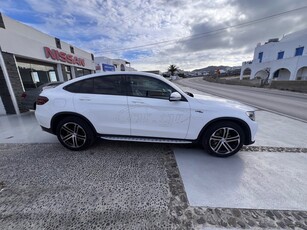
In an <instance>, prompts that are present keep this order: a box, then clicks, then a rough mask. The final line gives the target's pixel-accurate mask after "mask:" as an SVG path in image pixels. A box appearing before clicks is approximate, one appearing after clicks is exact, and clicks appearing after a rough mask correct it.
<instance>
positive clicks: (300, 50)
mask: <svg viewBox="0 0 307 230" xmlns="http://www.w3.org/2000/svg"><path fill="white" fill-rule="evenodd" d="M303 52H304V46H303V47H298V48H296V49H295V56H302V55H303Z"/></svg>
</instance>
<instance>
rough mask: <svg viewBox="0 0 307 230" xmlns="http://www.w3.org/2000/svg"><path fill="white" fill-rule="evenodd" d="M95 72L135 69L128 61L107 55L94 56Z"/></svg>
mask: <svg viewBox="0 0 307 230" xmlns="http://www.w3.org/2000/svg"><path fill="white" fill-rule="evenodd" d="M95 65H96V72H106V71H136V69H134V68H132V67H131V64H130V62H128V61H125V60H123V59H111V58H107V57H103V56H101V57H95Z"/></svg>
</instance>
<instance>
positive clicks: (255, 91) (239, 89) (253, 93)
mask: <svg viewBox="0 0 307 230" xmlns="http://www.w3.org/2000/svg"><path fill="white" fill-rule="evenodd" d="M176 83H178V84H180V85H183V86H187V87H191V88H194V89H197V90H199V91H202V92H205V93H208V94H212V95H216V96H220V97H224V98H229V99H233V100H237V101H240V102H242V103H245V104H249V105H252V106H254V107H256V108H260V109H264V110H267V111H271V112H275V113H278V114H282V115H286V116H288V117H291V118H295V119H298V120H301V121H304V122H307V113H306V111H307V94H303V93H296V92H290V91H282V90H274V89H263V88H253V87H245V86H237V85H224V84H217V83H211V82H207V81H204V80H203V79H202V78H189V79H183V80H180V81H177V82H176Z"/></svg>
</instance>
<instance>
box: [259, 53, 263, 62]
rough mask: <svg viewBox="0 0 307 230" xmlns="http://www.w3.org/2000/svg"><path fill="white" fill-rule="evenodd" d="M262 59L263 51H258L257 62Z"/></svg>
mask: <svg viewBox="0 0 307 230" xmlns="http://www.w3.org/2000/svg"><path fill="white" fill-rule="evenodd" d="M262 59H263V51H262V52H259V53H258V60H259V63H262Z"/></svg>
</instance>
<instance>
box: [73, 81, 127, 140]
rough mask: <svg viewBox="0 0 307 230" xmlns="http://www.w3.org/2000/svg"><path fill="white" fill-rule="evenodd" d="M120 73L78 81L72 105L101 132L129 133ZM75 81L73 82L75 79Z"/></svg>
mask: <svg viewBox="0 0 307 230" xmlns="http://www.w3.org/2000/svg"><path fill="white" fill-rule="evenodd" d="M123 80H124V78H123V76H122V75H113V76H112V75H110V76H100V77H94V78H90V79H86V80H83V81H80V82H77V83H78V85H76V86H75V88H76V89H74V91H75V95H74V106H75V110H76V112H77V113H79V114H82V115H83V116H85V117H86V118H87V119H89V120H90V121H91V122H92V124H93V125H94V126H95V128H96V131H97V132H98V133H100V134H113V135H130V117H129V111H128V104H127V96H126V92H125V90H124V89H123V87H122V82H123ZM74 84H76V83H74Z"/></svg>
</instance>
